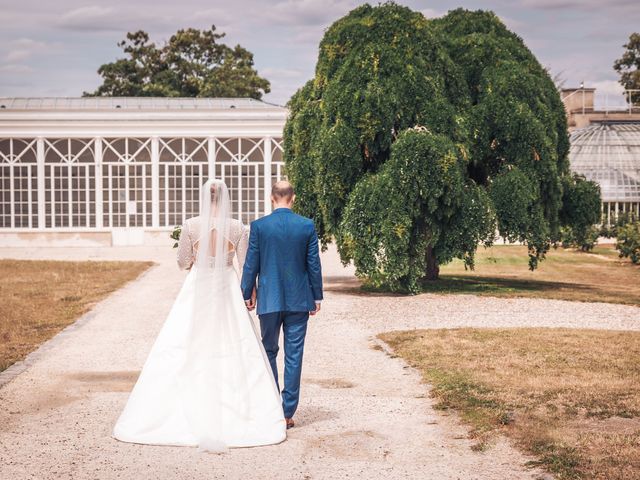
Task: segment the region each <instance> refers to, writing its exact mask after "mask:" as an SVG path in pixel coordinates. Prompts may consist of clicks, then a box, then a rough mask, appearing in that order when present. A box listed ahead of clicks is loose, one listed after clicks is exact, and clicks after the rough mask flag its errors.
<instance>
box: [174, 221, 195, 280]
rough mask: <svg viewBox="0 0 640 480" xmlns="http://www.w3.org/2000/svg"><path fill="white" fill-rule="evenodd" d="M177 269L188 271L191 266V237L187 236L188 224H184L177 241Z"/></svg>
mask: <svg viewBox="0 0 640 480" xmlns="http://www.w3.org/2000/svg"><path fill="white" fill-rule="evenodd" d="M177 257H178V258H177V259H178V267H180V269H181V270H188V269H189V268H191V265H192V264H193V244H192V243H191V235H190V234H189V224H188V223H187V222H184V225H182V232H181V233H180V240H178V252H177Z"/></svg>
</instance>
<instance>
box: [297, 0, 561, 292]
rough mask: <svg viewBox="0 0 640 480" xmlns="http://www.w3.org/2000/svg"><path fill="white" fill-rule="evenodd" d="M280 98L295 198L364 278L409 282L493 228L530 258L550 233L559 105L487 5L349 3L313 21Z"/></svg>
mask: <svg viewBox="0 0 640 480" xmlns="http://www.w3.org/2000/svg"><path fill="white" fill-rule="evenodd" d="M288 106H289V109H290V116H289V119H288V121H287V124H286V126H285V133H284V137H285V161H286V169H287V174H288V176H289V178H290V180H291V181H292V183H293V184H294V186H295V188H296V191H297V193H298V202H297V208H298V210H299V211H300V212H301V213H303V214H305V215H308V216H311V217H313V218H314V219H315V220H316V223H317V227H318V231H319V234H320V236H321V239H322V241H323V243H324V244H326V243H327V242H329V241H330V240H331V239H335V241H336V243H337V246H338V250H339V252H340V256H341V258H342V260H343V262H349V261H353V262H354V264H355V266H356V270H357V273H358V275H360V276H363V277H366V278H367V279H368V281H369V282H371V283H373V284H376V285H385V286H387V287H388V288H390V289H392V290H404V291H409V292H417V291H419V290H420V288H421V282H422V281H423V280H425V279H430V280H433V279H437V278H438V274H439V266H440V265H442V264H445V263H447V262H449V261H451V260H452V259H454V258H459V259H462V260H464V262H465V264H466V265H467V266H469V267H471V268H473V265H474V254H475V251H476V249H477V247H478V245H480V244H483V243H484V244H485V245H489V244H491V242H492V241H493V239H494V236H495V232H496V229H497V230H498V231H499V232H500V234H501V235H502V236H504V237H505V238H507V239H509V240H512V241H521V242H523V243H525V244H526V245H527V247H528V250H529V264H530V267H531V268H532V269H533V268H535V267H536V266H537V264H538V261H539V260H540V259H542V258H544V255H545V253H546V252H547V251H548V249H549V247H550V245H551V244H552V242H554V241H556V240H557V238H558V233H559V229H560V226H561V223H562V222H561V218H560V211H561V208H562V198H563V188H562V185H563V178H565V177H568V176H569V168H568V162H567V154H568V148H569V143H568V135H567V127H566V118H565V114H564V108H563V106H562V103H561V100H560V98H559V96H558V93H557V91H556V89H555V86H554V84H553V81H552V79H551V78H550V77H549V75H548V73H547V72H546V71H545V69H544V68H542V66H541V65H540V64H539V63H538V61H537V60H536V59H535V57H534V56H533V54H532V53H531V52H530V51H529V50H528V49H527V47H526V46H525V45H524V43H523V42H522V40H521V39H520V38H519V37H518V36H517V35H515V34H514V33H512V32H510V31H509V30H508V29H507V28H506V27H505V26H504V25H503V24H502V22H501V21H500V20H499V19H498V18H497V17H496V16H495V15H494V14H493V13H490V12H483V11H478V12H469V11H465V10H455V11H452V12H450V13H449V14H448V15H446V16H445V17H443V18H440V19H435V20H428V19H426V18H425V17H424V16H423V15H422V14H421V13H418V12H414V11H412V10H410V9H409V8H406V7H402V6H399V5H396V4H394V3H386V4H383V5H380V6H377V7H372V6H370V5H362V6H360V7H358V8H356V9H355V10H353V11H352V12H350V13H349V14H348V15H347V16H345V17H343V18H341V19H340V20H338V21H337V22H335V23H334V24H333V25H332V26H331V27H330V28H329V29H328V30H327V31H326V33H325V36H324V38H323V39H322V41H321V43H320V53H319V57H318V62H317V66H316V73H315V77H314V78H313V79H312V80H310V81H309V82H307V84H306V85H305V86H304V87H302V88H301V89H300V90H299V91H298V92H297V93H296V94H295V95H294V96H293V97H292V98H291V100H290V102H289V105H288ZM565 217H566V218H570V216H566V215H565V216H564V217H563V218H565Z"/></svg>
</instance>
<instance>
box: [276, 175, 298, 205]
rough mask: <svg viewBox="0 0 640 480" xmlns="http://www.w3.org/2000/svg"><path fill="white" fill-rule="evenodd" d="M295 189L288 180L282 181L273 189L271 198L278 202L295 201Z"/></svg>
mask: <svg viewBox="0 0 640 480" xmlns="http://www.w3.org/2000/svg"><path fill="white" fill-rule="evenodd" d="M293 195H294V191H293V187H292V186H291V184H290V183H289V182H287V181H286V180H280V181H279V182H276V183H274V184H273V186H272V187H271V196H272V197H273V198H275V199H277V200H283V199H284V200H286V201H288V202H290V201H291V199H293Z"/></svg>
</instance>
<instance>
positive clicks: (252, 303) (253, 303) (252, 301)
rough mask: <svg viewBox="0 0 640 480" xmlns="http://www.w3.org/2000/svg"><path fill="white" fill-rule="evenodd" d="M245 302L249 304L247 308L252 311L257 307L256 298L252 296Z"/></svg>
mask: <svg viewBox="0 0 640 480" xmlns="http://www.w3.org/2000/svg"><path fill="white" fill-rule="evenodd" d="M244 304H245V305H246V306H247V310H249V311H251V310H253V309H254V308H256V299H255V298H253V297H251V298H250V299H249V300H245V301H244Z"/></svg>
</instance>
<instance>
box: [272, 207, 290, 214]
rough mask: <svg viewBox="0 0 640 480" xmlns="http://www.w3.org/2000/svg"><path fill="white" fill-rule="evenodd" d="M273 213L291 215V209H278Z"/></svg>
mask: <svg viewBox="0 0 640 480" xmlns="http://www.w3.org/2000/svg"><path fill="white" fill-rule="evenodd" d="M272 213H291V209H290V208H287V207H279V208H276V209H275V210H274V211H273V212H272Z"/></svg>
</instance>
